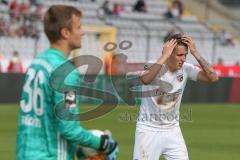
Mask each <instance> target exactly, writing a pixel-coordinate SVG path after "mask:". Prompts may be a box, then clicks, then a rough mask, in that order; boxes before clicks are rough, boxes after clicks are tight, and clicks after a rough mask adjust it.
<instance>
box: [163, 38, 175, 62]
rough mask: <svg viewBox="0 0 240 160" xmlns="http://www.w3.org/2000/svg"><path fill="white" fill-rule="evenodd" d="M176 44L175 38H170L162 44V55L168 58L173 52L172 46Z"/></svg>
mask: <svg viewBox="0 0 240 160" xmlns="http://www.w3.org/2000/svg"><path fill="white" fill-rule="evenodd" d="M176 45H177V40H176V39H171V40H169V41H167V42H166V43H165V44H164V45H163V50H162V56H165V57H166V58H169V57H170V56H171V54H172V52H173V49H174V47H175V46H176Z"/></svg>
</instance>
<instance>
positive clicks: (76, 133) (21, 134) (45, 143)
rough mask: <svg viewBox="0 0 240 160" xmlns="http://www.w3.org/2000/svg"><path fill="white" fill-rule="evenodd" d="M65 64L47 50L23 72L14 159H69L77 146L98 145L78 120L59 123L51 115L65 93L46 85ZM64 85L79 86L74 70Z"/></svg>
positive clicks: (62, 56) (75, 109)
mask: <svg viewBox="0 0 240 160" xmlns="http://www.w3.org/2000/svg"><path fill="white" fill-rule="evenodd" d="M65 62H66V58H65V57H64V55H63V53H62V52H60V51H58V50H56V49H48V50H46V51H45V52H44V53H42V54H39V55H38V56H37V57H36V58H34V60H33V61H32V63H31V65H30V67H29V69H28V71H27V73H26V77H25V81H24V85H23V88H22V96H21V101H20V110H19V117H18V130H17V145H16V159H17V160H32V159H34V160H72V159H74V153H75V149H76V145H77V144H81V145H85V146H88V147H92V148H95V149H97V148H98V147H99V145H100V138H99V137H96V136H94V135H93V134H92V133H90V132H89V131H87V130H85V129H84V128H82V127H81V126H80V122H79V121H65V120H61V119H60V118H58V117H57V116H56V115H55V114H54V106H55V105H57V104H58V103H59V102H61V101H64V93H60V92H57V91H55V90H53V89H52V88H51V87H50V86H49V77H50V75H51V73H52V72H53V71H54V70H55V69H56V68H57V67H59V66H60V65H62V64H63V63H65ZM64 83H67V85H79V83H80V78H79V75H78V73H77V71H73V72H71V73H70V74H69V75H68V76H67V78H66V79H65V81H64ZM59 85H64V84H59ZM76 106H78V105H75V107H73V108H71V109H72V110H73V112H78V107H76Z"/></svg>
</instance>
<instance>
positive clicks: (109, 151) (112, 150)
mask: <svg viewBox="0 0 240 160" xmlns="http://www.w3.org/2000/svg"><path fill="white" fill-rule="evenodd" d="M98 150H99V151H102V152H103V153H104V154H105V155H106V156H107V160H116V158H117V154H118V152H119V149H118V144H117V142H116V141H115V140H113V139H112V137H110V136H108V135H102V136H101V142H100V147H99V149H98Z"/></svg>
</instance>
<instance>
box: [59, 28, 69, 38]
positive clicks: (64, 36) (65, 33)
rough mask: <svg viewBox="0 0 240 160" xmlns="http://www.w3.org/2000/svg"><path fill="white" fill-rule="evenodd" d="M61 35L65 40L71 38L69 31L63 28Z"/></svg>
mask: <svg viewBox="0 0 240 160" xmlns="http://www.w3.org/2000/svg"><path fill="white" fill-rule="evenodd" d="M60 34H61V37H62V38H63V39H68V38H69V36H70V31H69V29H68V28H66V27H63V28H62V29H61V30H60Z"/></svg>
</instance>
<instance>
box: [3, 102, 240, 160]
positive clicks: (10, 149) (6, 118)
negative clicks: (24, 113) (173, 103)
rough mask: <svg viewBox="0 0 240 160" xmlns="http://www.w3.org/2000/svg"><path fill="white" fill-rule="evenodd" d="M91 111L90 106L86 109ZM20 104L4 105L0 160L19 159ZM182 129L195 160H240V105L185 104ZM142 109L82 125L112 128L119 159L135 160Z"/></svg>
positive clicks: (123, 108)
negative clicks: (134, 148) (136, 128)
mask: <svg viewBox="0 0 240 160" xmlns="http://www.w3.org/2000/svg"><path fill="white" fill-rule="evenodd" d="M83 108H89V105H87V106H83ZM17 112H18V105H17V104H1V105H0V159H1V160H13V159H15V142H16V127H17V114H18V113H17ZM181 112H182V119H183V121H182V122H181V127H182V132H183V136H184V138H185V141H186V143H187V146H188V152H189V158H190V159H191V160H230V159H231V160H239V159H240V150H239V148H240V116H239V115H240V105H239V104H238V105H230V104H184V105H182V106H181ZM137 113H138V107H128V106H124V105H120V106H118V107H117V108H116V109H115V110H114V111H112V112H111V113H109V114H107V115H105V116H103V117H101V118H98V119H95V120H91V121H88V122H83V123H82V125H83V126H84V127H86V128H88V129H102V130H104V129H110V130H111V131H112V133H113V136H114V138H115V139H117V140H118V142H119V145H120V154H119V157H118V159H119V160H130V159H132V153H133V144H134V132H135V119H136V115H137Z"/></svg>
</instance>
